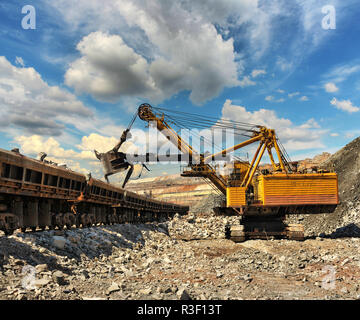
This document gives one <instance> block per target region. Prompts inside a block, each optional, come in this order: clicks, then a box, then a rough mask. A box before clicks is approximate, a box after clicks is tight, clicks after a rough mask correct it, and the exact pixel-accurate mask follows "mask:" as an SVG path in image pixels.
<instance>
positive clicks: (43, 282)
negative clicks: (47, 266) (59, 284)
mask: <svg viewBox="0 0 360 320" xmlns="http://www.w3.org/2000/svg"><path fill="white" fill-rule="evenodd" d="M49 282H50V280H49V279H36V280H35V282H34V285H35V287H37V288H41V287H44V286H46V285H47V284H49Z"/></svg>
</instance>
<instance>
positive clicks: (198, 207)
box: [190, 193, 226, 214]
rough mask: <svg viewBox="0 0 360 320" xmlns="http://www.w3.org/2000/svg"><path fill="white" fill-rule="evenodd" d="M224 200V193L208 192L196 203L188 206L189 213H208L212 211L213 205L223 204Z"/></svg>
mask: <svg viewBox="0 0 360 320" xmlns="http://www.w3.org/2000/svg"><path fill="white" fill-rule="evenodd" d="M225 201H226V199H225V196H224V195H220V194H214V193H212V194H209V195H208V196H206V197H203V198H202V199H201V200H200V201H199V202H198V203H196V204H195V205H193V206H192V207H191V208H190V213H194V214H199V213H201V214H208V213H213V212H214V211H213V208H214V207H220V206H223V205H224V202H225Z"/></svg>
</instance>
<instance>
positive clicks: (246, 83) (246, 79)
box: [239, 76, 256, 87]
mask: <svg viewBox="0 0 360 320" xmlns="http://www.w3.org/2000/svg"><path fill="white" fill-rule="evenodd" d="M254 85H256V82H254V81H252V80H251V79H250V77H248V76H245V77H244V78H243V79H242V80H240V81H239V86H240V87H249V86H254Z"/></svg>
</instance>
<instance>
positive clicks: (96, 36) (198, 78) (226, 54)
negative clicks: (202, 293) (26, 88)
mask: <svg viewBox="0 0 360 320" xmlns="http://www.w3.org/2000/svg"><path fill="white" fill-rule="evenodd" d="M140 3H141V1H134V2H130V1H124V2H121V3H118V7H117V9H118V12H119V13H120V14H121V15H122V16H123V18H124V19H125V20H126V21H127V23H128V24H129V25H130V26H132V27H137V28H140V29H141V30H142V31H143V32H144V33H145V34H146V36H147V41H150V43H151V45H152V46H153V47H155V48H156V51H157V52H156V55H154V56H153V57H151V58H150V57H147V56H145V55H142V54H140V53H139V52H136V51H135V50H134V49H133V48H131V47H129V46H128V45H127V44H126V43H125V42H124V40H123V37H122V36H120V35H115V34H109V33H106V32H100V31H98V32H93V33H91V34H89V35H88V36H86V37H84V38H83V39H82V40H81V41H80V42H79V44H78V46H77V49H78V50H79V51H80V53H81V58H79V59H77V60H75V61H74V62H73V63H72V64H71V65H70V68H69V70H68V71H67V73H66V75H65V79H66V83H67V84H68V85H70V86H73V87H74V88H75V89H76V90H77V91H78V92H86V93H90V94H92V95H93V96H94V97H95V98H97V99H100V100H103V101H116V100H119V99H121V98H126V97H138V98H143V99H150V100H151V101H154V102H160V101H162V100H164V99H166V98H169V97H171V96H172V95H174V94H176V93H178V92H181V91H184V90H188V91H190V99H191V101H192V102H193V103H195V104H202V103H203V102H205V101H207V100H209V99H211V98H214V97H216V96H217V95H218V94H219V93H220V92H221V91H222V90H223V89H224V88H225V87H233V86H236V85H239V84H240V85H242V84H243V85H252V84H251V82H250V81H245V82H239V81H238V80H237V64H236V62H235V55H234V47H233V39H231V38H230V39H229V40H226V41H225V40H223V39H222V37H221V35H219V34H218V33H217V31H216V29H215V27H214V26H213V25H212V24H210V23H207V22H206V21H203V20H202V19H198V17H196V16H193V15H191V14H190V13H189V12H187V11H185V10H183V9H181V8H180V7H179V5H175V4H174V5H169V6H168V5H165V4H161V5H160V3H158V2H154V3H153V4H152V5H150V4H145V5H144V4H142V5H140ZM175 9H176V10H178V11H176V10H175ZM181 18H183V19H184V21H187V23H186V24H184V23H180V20H179V19H181ZM177 21H178V22H179V23H177Z"/></svg>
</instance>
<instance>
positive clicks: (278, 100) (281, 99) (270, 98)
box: [265, 96, 285, 103]
mask: <svg viewBox="0 0 360 320" xmlns="http://www.w3.org/2000/svg"><path fill="white" fill-rule="evenodd" d="M265 100H266V101H269V102H278V103H282V102H284V101H285V99H284V98H280V99H277V100H275V97H274V96H267V97H265Z"/></svg>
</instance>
